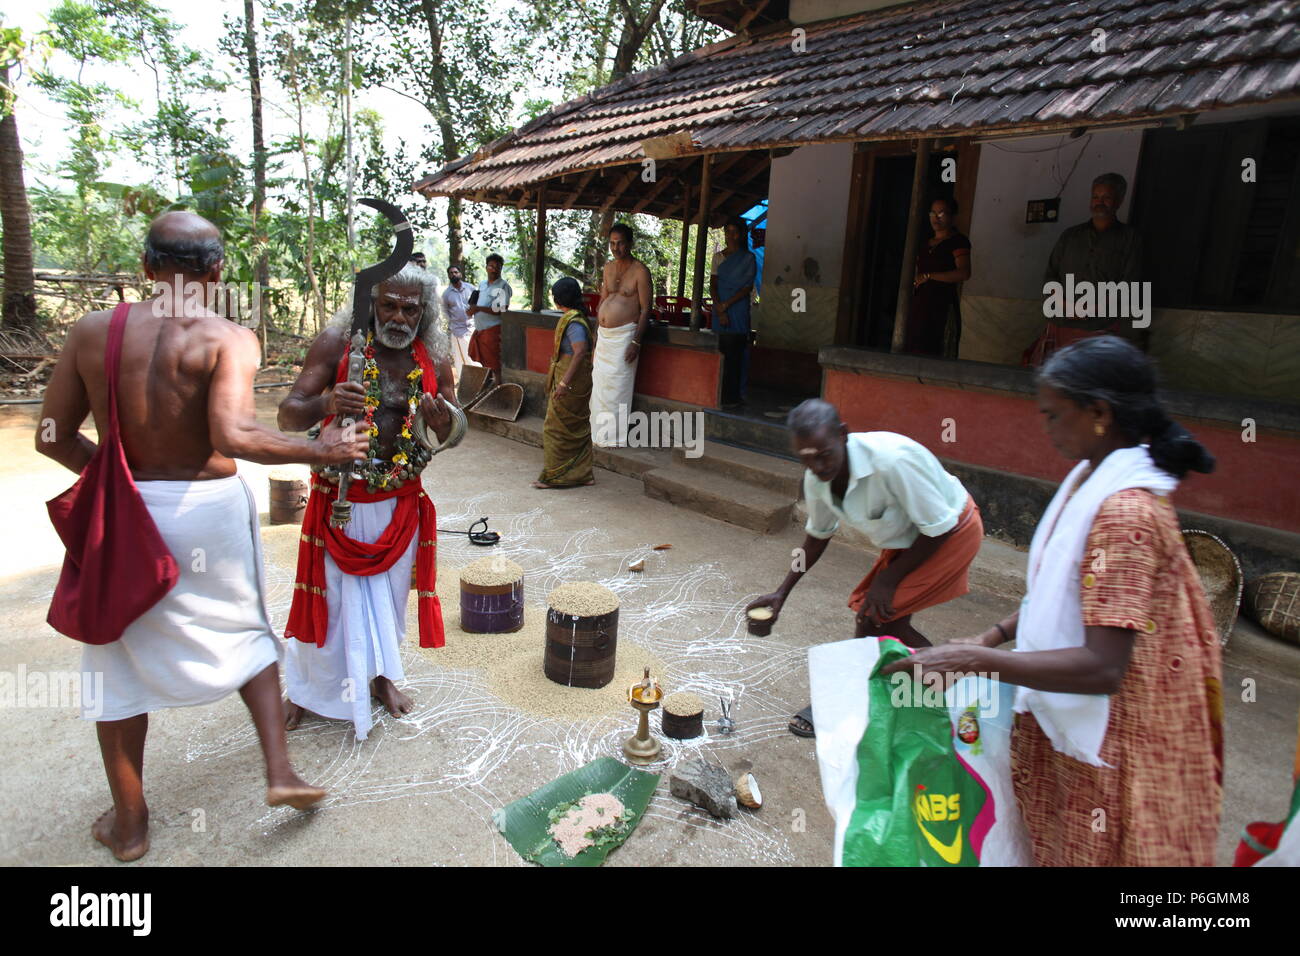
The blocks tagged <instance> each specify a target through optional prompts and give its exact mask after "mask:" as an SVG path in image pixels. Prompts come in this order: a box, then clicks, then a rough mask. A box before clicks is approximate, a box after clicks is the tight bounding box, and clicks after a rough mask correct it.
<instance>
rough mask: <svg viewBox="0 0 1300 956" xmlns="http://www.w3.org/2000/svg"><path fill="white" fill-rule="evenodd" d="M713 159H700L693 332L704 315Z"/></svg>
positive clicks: (693, 279)
mask: <svg viewBox="0 0 1300 956" xmlns="http://www.w3.org/2000/svg"><path fill="white" fill-rule="evenodd" d="M712 167H713V157H712V156H711V155H709V154H707V153H706V154H705V155H704V156H701V157H700V212H699V216H698V218H697V219H696V221H697V223H698V226H697V227H696V230H697V231H696V233H695V275H694V277H693V278H692V280H691V331H692V332H698V331H699V330H700V319H701V317H702V316H703V315H704V266H705V262H704V258H705V254H706V253H707V252H708V239H709V199H710V198H711V197H710V195H709V193H710V187H711V186H712V182H711V181H710V178H711V173H712Z"/></svg>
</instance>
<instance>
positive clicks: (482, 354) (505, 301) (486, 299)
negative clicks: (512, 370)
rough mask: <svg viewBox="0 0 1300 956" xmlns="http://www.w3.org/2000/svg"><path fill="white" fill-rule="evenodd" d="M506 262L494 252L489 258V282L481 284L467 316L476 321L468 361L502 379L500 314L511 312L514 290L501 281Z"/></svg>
mask: <svg viewBox="0 0 1300 956" xmlns="http://www.w3.org/2000/svg"><path fill="white" fill-rule="evenodd" d="M504 265H505V260H504V259H502V258H501V257H500V256H499V255H497V254H496V253H495V252H494V253H492V254H491V255H490V256H488V257H487V262H486V267H487V276H488V277H487V280H486V281H485V282H480V283H479V287H478V299H477V301H475V303H474V304H473V305H471V306H470V307H469V308H468V309H467V310H466V312H467V313H468V314H469V315H470V316H471V317H472V318H474V334H473V335H471V336H470V340H469V357H470V358H472V359H473V360H474V361H475V362H478V364H479V365H485V366H487V367H488V368H490V369H492V370H493V371H494V372H496V376H497V379H498V381H499V380H500V378H501V313H502V312H505V311H506V310H507V309H509V308H510V297H511V296H512V295H513V294H514V290H513V289H511V288H510V283H509V282H507V281H506V280H505V279H503V278H501V269H502V267H503V266H504Z"/></svg>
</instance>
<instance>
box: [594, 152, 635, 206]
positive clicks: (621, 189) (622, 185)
mask: <svg viewBox="0 0 1300 956" xmlns="http://www.w3.org/2000/svg"><path fill="white" fill-rule="evenodd" d="M640 175H641V164H640V163H637V164H636V165H635V166H633V167H632V168H631V169H629V170H628V171H627V174H626V175H625V176H624V177H623V178H622V179H621V180H620V181H619V183H618V185H617V186H615V187H614V191H613V192H612V193H610V194H609V198H608V199H606V200H605V202H604V203H603V204H602V205H601V207H600V214H601V215H602V216H603V215H605V213H607V212H609V210H610V209H612V208H613V206H614V203H616V202H618V198H619V197H620V196H622V195H623V193H625V192H627V187H628V186H631V185H632V183H633V182H634V181H635V180H636V178H637V177H638V176H640Z"/></svg>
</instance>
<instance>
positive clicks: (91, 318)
mask: <svg viewBox="0 0 1300 956" xmlns="http://www.w3.org/2000/svg"><path fill="white" fill-rule="evenodd" d="M112 320H113V310H112V309H104V310H102V311H99V312H87V313H86V314H85V315H83V316H82V317H81V318H79V319H77V321H76V323H75V324H74V325H73V326H72V329H71V332H70V333H69V336H68V337H69V339H70V338H71V337H72V335H74V334H75V335H77V336H85V335H94V334H96V333H101V332H103V331H104V330H106V329H107V328H108V324H109V322H111V321H112Z"/></svg>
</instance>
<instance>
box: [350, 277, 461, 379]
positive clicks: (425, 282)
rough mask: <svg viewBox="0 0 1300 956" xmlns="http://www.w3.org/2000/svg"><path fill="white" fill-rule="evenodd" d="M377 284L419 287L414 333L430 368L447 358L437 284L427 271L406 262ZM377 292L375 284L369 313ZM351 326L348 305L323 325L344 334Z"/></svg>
mask: <svg viewBox="0 0 1300 956" xmlns="http://www.w3.org/2000/svg"><path fill="white" fill-rule="evenodd" d="M379 285H389V286H397V287H399V288H411V287H412V286H418V287H419V289H420V327H419V331H418V332H417V333H416V334H417V335H419V336H420V338H422V339H423V340H424V347H425V348H426V349H428V350H429V358H431V359H432V360H433V363H434V365H438V364H441V363H442V362H443V361H444V360H447V359H450V357H451V348H450V345H449V342H448V340H447V332H446V330H445V329H443V327H442V324H441V322H439V316H438V304H439V299H438V282H437V280H436V279H434V277H433V273H432V272H430V271H428V270H427V269H421V268H420V267H419V266H417V265H416V264H415V263H414V262H408V263H407V264H406V265H404V266H403V267H402V271H401V272H399V273H397V275H395V276H393V277H392V278H390V279H385V280H384V281H383V282H381V283H380V284H379ZM378 291H379V286H378V285H377V286H375V287H374V288H373V289H371V290H370V302H371V308H372V310H373V308H374V301H375V296H376V295H377V293H378ZM351 326H352V307H351V306H350V305H349V306H344V307H343V308H341V309H339V310H338V311H337V312H335V313H334V317H333V318H331V319H330V320H329V322H328V323H327V324H326V327H327V328H332V329H343V330H345V331H346V330H347V329H349V328H350V327H351Z"/></svg>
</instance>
